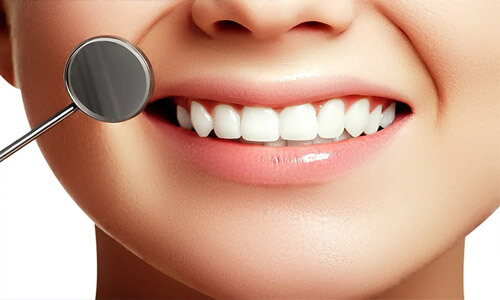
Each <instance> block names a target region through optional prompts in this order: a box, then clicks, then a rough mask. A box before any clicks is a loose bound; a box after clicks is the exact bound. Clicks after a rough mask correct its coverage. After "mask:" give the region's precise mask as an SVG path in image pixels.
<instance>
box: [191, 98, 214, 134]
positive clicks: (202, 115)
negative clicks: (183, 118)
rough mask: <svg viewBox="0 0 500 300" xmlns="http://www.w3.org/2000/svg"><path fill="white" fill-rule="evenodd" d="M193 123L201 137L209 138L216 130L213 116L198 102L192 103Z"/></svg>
mask: <svg viewBox="0 0 500 300" xmlns="http://www.w3.org/2000/svg"><path fill="white" fill-rule="evenodd" d="M191 122H192V123H193V127H194V130H196V132H197V133H198V135H199V136H201V137H207V136H208V135H209V134H210V132H211V131H212V129H213V128H214V122H213V120H212V116H210V114H209V113H208V112H207V110H206V109H205V107H203V105H201V104H200V103H198V102H196V101H192V102H191Z"/></svg>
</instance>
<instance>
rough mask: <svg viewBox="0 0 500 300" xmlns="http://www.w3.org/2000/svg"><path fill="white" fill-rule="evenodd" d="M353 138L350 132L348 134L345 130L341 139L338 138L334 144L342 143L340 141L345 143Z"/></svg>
mask: <svg viewBox="0 0 500 300" xmlns="http://www.w3.org/2000/svg"><path fill="white" fill-rule="evenodd" d="M350 138H352V136H351V135H350V134H349V132H347V131H346V130H344V132H343V133H342V134H341V135H340V136H339V137H336V138H334V139H333V141H334V142H340V141H343V140H348V139H350Z"/></svg>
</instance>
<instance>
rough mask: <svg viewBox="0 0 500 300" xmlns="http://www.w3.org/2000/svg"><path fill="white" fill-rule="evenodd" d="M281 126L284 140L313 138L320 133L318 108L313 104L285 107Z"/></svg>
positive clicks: (281, 115)
mask: <svg viewBox="0 0 500 300" xmlns="http://www.w3.org/2000/svg"><path fill="white" fill-rule="evenodd" d="M279 128H280V134H281V138H283V139H284V140H288V141H306V140H309V141H310V140H313V139H314V138H315V137H316V136H317V135H318V120H317V119H316V109H314V106H312V105H311V104H302V105H296V106H290V107H286V108H284V109H283V110H282V111H281V113H280V117H279Z"/></svg>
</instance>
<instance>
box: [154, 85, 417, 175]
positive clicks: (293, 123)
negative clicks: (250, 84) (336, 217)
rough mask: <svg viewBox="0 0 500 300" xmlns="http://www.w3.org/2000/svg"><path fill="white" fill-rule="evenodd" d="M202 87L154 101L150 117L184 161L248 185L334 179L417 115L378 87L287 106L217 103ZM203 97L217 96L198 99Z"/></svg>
mask: <svg viewBox="0 0 500 300" xmlns="http://www.w3.org/2000/svg"><path fill="white" fill-rule="evenodd" d="M199 82H200V81H198V84H194V85H195V86H193V84H191V86H190V87H189V88H187V89H186V88H185V87H184V92H182V91H180V93H179V94H178V95H173V96H167V97H163V98H158V99H156V100H154V101H152V102H151V103H150V104H149V105H148V106H147V107H146V110H145V114H146V116H147V117H148V118H147V119H148V120H150V121H151V124H153V126H154V128H156V129H159V134H165V135H166V136H167V138H166V139H165V140H166V141H168V142H169V143H170V146H173V145H175V146H174V149H176V150H178V153H179V154H180V155H181V157H184V158H186V159H187V162H189V163H194V164H195V165H197V166H199V167H201V169H202V170H203V171H206V172H208V173H210V174H212V175H215V176H217V177H221V178H223V179H226V180H230V181H237V182H242V183H247V184H256V185H283V184H295V185H297V184H314V183H323V182H327V181H330V180H334V177H335V176H341V175H342V174H344V171H349V170H353V168H355V167H356V166H359V165H360V163H361V162H363V161H366V160H367V159H368V158H369V157H372V158H373V157H374V154H375V153H377V152H378V151H381V150H382V149H383V148H384V146H386V145H388V144H389V141H390V140H392V139H391V137H392V136H394V134H395V133H396V132H397V130H398V129H399V128H401V127H402V126H403V125H404V124H405V123H406V121H407V120H409V119H410V118H409V117H410V116H411V115H412V109H411V106H410V105H409V104H408V103H405V102H403V101H402V100H401V99H394V98H389V97H384V96H381V93H380V91H381V90H382V89H380V88H379V89H377V91H378V93H377V92H374V93H372V94H368V93H367V94H355V93H353V94H348V93H347V92H343V93H344V95H340V94H339V93H338V91H337V96H335V97H327V98H323V99H316V100H313V99H311V98H307V97H306V98H305V99H306V100H305V101H300V100H290V99H291V98H286V97H283V98H282V99H287V100H285V101H281V102H280V101H278V100H276V99H277V98H276V97H273V100H267V101H266V99H264V98H263V97H260V98H253V99H254V101H252V100H248V99H250V98H244V97H243V96H242V97H240V98H238V95H234V94H232V97H227V94H225V96H224V97H220V95H219V96H218V95H216V93H213V91H214V85H213V84H212V85H210V87H209V89H206V88H203V87H202V85H200V84H199ZM366 86H367V85H364V87H366ZM215 90H217V91H221V90H222V91H226V93H227V90H226V89H220V88H216V89H215ZM365 90H366V88H365ZM192 91H196V92H194V93H193V92H192ZM204 91H205V93H204ZM206 91H212V93H210V92H206ZM200 94H207V95H211V96H213V97H214V98H215V97H217V98H216V99H207V98H206V97H198V98H195V97H193V95H196V96H199V95H200ZM386 94H387V95H397V94H396V93H386ZM240 96H241V95H240ZM255 99H257V100H255ZM278 99H279V98H278ZM293 99H296V98H293ZM221 100H222V101H221ZM223 100H226V101H223ZM307 100H313V101H307ZM256 101H257V102H258V103H257V102H256ZM306 101H307V102H306ZM266 103H267V105H266ZM280 103H285V104H291V105H283V106H281V105H280Z"/></svg>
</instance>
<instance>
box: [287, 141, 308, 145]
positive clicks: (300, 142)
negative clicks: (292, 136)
mask: <svg viewBox="0 0 500 300" xmlns="http://www.w3.org/2000/svg"><path fill="white" fill-rule="evenodd" d="M311 144H312V141H286V145H287V146H307V145H311Z"/></svg>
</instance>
